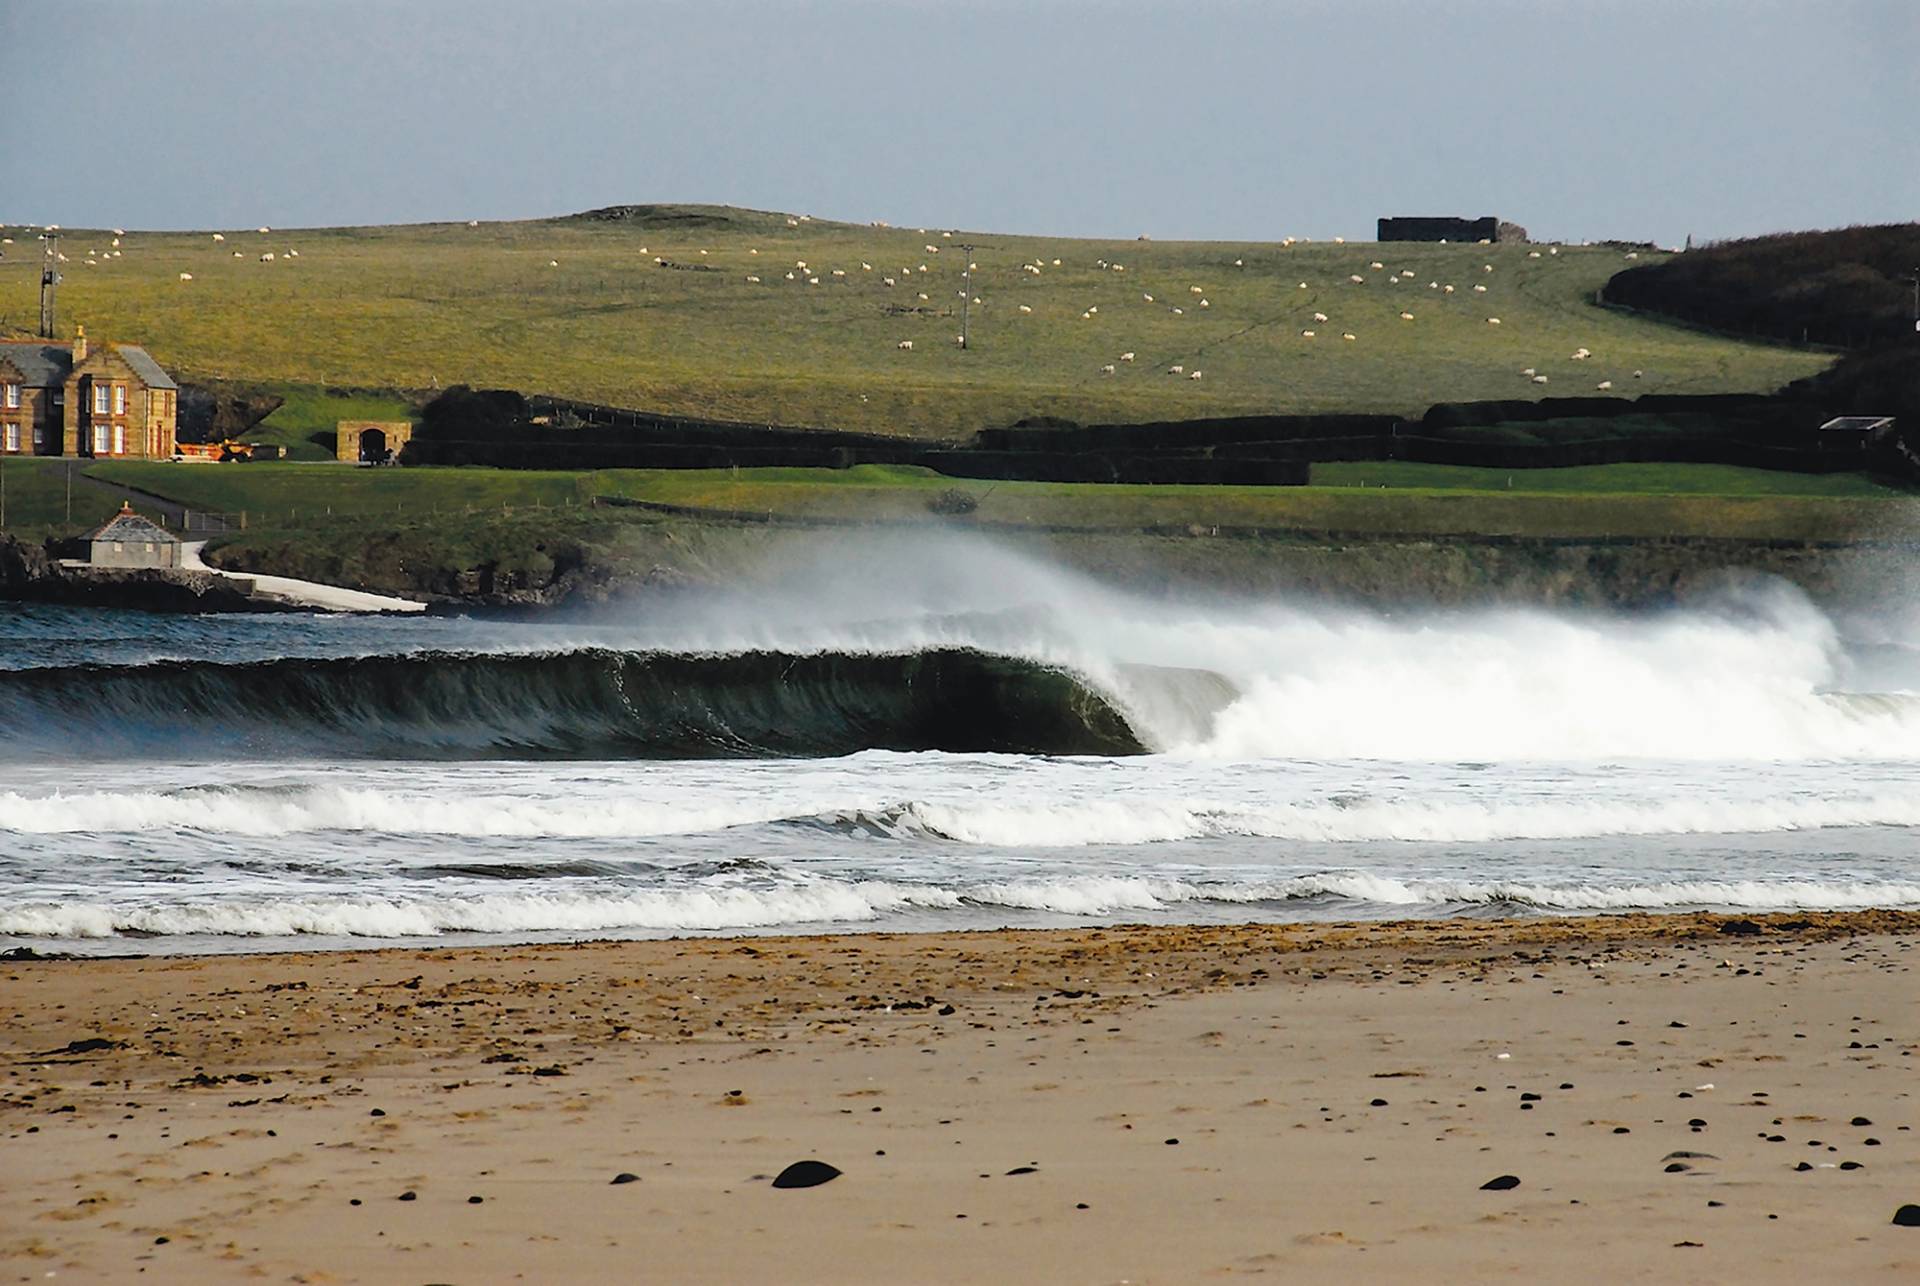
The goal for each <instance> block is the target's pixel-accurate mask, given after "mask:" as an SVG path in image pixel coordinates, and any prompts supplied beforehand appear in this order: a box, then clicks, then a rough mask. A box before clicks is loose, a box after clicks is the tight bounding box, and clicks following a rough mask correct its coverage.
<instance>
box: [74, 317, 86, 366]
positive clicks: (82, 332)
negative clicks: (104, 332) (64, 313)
mask: <svg viewBox="0 0 1920 1286" xmlns="http://www.w3.org/2000/svg"><path fill="white" fill-rule="evenodd" d="M86 360H87V328H86V327H85V326H75V327H74V328H73V364H74V365H75V366H78V365H79V364H80V363H82V362H84V361H86Z"/></svg>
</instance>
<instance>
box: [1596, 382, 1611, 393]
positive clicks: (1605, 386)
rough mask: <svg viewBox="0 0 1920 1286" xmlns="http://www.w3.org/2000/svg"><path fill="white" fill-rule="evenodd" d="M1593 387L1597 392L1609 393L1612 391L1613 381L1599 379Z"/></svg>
mask: <svg viewBox="0 0 1920 1286" xmlns="http://www.w3.org/2000/svg"><path fill="white" fill-rule="evenodd" d="M1593 387H1594V388H1595V389H1596V390H1598V391H1599V392H1602V393H1611V392H1612V391H1613V381H1612V380H1601V381H1600V382H1599V383H1598V384H1595V385H1594V386H1593Z"/></svg>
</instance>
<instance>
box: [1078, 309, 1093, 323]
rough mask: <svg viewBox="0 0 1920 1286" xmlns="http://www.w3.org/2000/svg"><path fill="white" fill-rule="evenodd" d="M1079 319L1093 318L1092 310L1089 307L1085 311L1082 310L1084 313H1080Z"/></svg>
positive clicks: (1089, 319) (1087, 319) (1090, 319)
mask: <svg viewBox="0 0 1920 1286" xmlns="http://www.w3.org/2000/svg"><path fill="white" fill-rule="evenodd" d="M1080 320H1081V321H1092V320H1093V310H1092V309H1091V308H1089V309H1088V310H1087V311H1086V312H1084V313H1081V314H1080Z"/></svg>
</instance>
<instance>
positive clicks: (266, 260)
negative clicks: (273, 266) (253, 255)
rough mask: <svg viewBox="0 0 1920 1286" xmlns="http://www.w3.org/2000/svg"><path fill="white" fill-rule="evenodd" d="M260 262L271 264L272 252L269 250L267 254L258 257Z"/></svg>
mask: <svg viewBox="0 0 1920 1286" xmlns="http://www.w3.org/2000/svg"><path fill="white" fill-rule="evenodd" d="M260 262H261V263H272V262H273V251H271V250H269V251H267V252H266V253H265V254H263V255H261V256H260Z"/></svg>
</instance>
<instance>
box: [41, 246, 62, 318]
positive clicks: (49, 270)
mask: <svg viewBox="0 0 1920 1286" xmlns="http://www.w3.org/2000/svg"><path fill="white" fill-rule="evenodd" d="M40 239H41V240H42V241H44V242H45V243H46V251H45V253H44V254H42V255H41V257H40V338H41V339H52V338H53V290H54V287H55V286H58V285H59V284H60V234H59V233H57V232H48V233H45V234H43V235H42V236H41V238H40Z"/></svg>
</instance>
